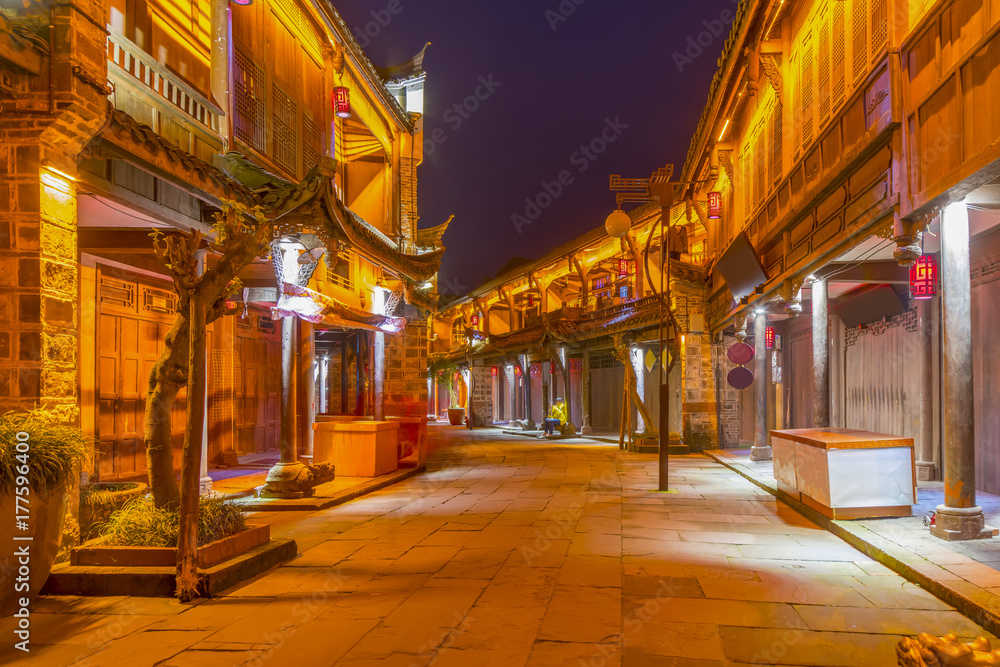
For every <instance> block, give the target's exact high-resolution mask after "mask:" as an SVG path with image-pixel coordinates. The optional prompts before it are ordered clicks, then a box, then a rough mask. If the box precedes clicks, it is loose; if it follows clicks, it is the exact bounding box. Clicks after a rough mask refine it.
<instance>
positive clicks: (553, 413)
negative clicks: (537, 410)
mask: <svg viewBox="0 0 1000 667" xmlns="http://www.w3.org/2000/svg"><path fill="white" fill-rule="evenodd" d="M549 419H558V420H559V424H560V425H565V424H566V404H565V403H562V404H560V403H553V404H552V405H550V406H549Z"/></svg>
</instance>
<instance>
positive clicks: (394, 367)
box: [385, 315, 427, 417]
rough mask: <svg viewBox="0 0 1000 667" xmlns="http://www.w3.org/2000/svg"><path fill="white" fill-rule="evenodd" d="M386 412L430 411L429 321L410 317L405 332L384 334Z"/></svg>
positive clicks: (421, 413)
mask: <svg viewBox="0 0 1000 667" xmlns="http://www.w3.org/2000/svg"><path fill="white" fill-rule="evenodd" d="M385 375H386V378H385V414H386V415H397V416H413V417H422V416H425V415H426V414H427V320H426V318H424V317H420V316H419V315H416V316H411V317H407V324H406V329H405V330H404V332H403V333H402V334H398V335H386V337H385Z"/></svg>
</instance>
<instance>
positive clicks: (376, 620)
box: [0, 427, 989, 667]
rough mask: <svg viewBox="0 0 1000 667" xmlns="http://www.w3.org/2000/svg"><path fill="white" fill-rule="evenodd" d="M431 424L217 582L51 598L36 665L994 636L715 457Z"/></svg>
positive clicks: (659, 660)
mask: <svg viewBox="0 0 1000 667" xmlns="http://www.w3.org/2000/svg"><path fill="white" fill-rule="evenodd" d="M431 432H432V437H433V440H434V444H435V445H436V448H435V449H434V451H433V452H432V456H431V460H430V463H429V465H428V469H429V471H428V473H426V474H424V475H421V476H418V477H416V478H414V479H411V480H408V481H406V482H403V483H400V484H398V485H396V486H394V487H390V488H388V489H385V490H383V491H381V492H377V493H375V494H373V495H370V496H367V497H365V498H362V499H359V500H357V501H353V502H350V503H347V504H345V505H341V506H338V507H334V508H331V509H329V510H325V511H322V512H316V513H312V514H305V513H302V514H299V513H294V514H292V513H289V514H284V515H281V516H277V515H274V516H260V517H259V519H260V520H266V521H269V522H271V521H273V522H274V523H273V530H272V533H273V534H276V535H290V536H293V537H294V538H295V539H296V540H297V541H298V543H299V552H300V555H299V557H298V558H297V559H296V560H294V561H292V562H290V563H288V564H286V565H285V566H283V567H280V568H277V569H275V570H272V571H270V572H269V573H267V574H266V575H263V576H262V577H260V578H258V579H256V580H254V581H251V582H249V583H247V584H245V585H243V586H242V587H240V588H238V589H234V590H232V591H230V592H229V593H228V594H227V595H225V596H224V597H221V598H217V599H212V600H206V601H200V602H199V603H197V604H194V605H181V604H179V603H178V602H176V601H174V600H159V599H148V598H42V599H41V600H39V602H38V604H37V605H36V610H35V613H34V614H33V625H32V628H33V635H32V646H33V652H32V654H31V657H30V660H29V662H28V663H27V664H37V665H71V664H80V665H93V666H102V665H119V664H121V665H130V666H138V665H164V666H166V665H171V666H175V665H176V666H181V665H183V666H185V667H188V666H195V665H213V666H218V665H261V664H274V665H294V666H295V667H309V666H312V665H333V664H336V665H400V666H402V667H411V666H420V665H441V666H444V665H461V666H468V665H475V666H476V667H485V666H486V665H503V666H504V667H512V666H517V665H574V666H576V665H580V666H590V665H593V666H595V667H596V666H604V665H626V666H629V665H634V666H639V665H697V666H702V665H704V666H708V665H723V664H785V665H892V664H895V655H894V646H895V644H896V642H897V641H898V640H899V638H900V636H901V635H912V634H916V633H918V632H930V633H933V634H938V635H941V634H945V633H948V632H955V633H957V634H958V635H960V636H963V637H975V636H979V635H986V633H985V632H984V631H983V630H982V629H981V628H980V627H978V626H977V625H975V624H974V623H972V622H971V621H969V620H968V619H966V618H965V617H963V616H961V615H960V614H958V613H957V612H955V611H954V610H952V609H950V608H949V607H948V606H946V605H944V604H943V603H941V602H939V601H938V600H937V599H936V598H934V597H932V596H930V595H929V594H927V593H925V592H923V591H922V590H920V589H919V588H917V587H915V586H913V585H911V584H909V583H907V582H906V581H905V580H904V579H902V578H900V577H899V576H897V575H896V574H894V573H892V572H891V571H889V570H888V569H886V568H884V567H883V566H881V565H879V564H877V563H875V562H874V561H872V560H870V559H869V558H867V557H866V556H864V555H863V554H861V553H860V552H858V551H856V550H854V549H853V548H851V547H849V546H848V545H846V544H845V543H843V542H841V541H840V540H839V539H837V538H835V537H833V536H832V535H830V534H829V533H827V532H826V531H823V530H820V529H819V528H817V527H815V526H813V525H812V524H810V523H808V522H807V521H805V520H804V519H802V518H801V517H800V516H799V515H797V514H795V513H793V512H792V511H791V510H789V509H788V508H787V507H785V506H784V505H781V504H780V503H778V502H777V501H776V500H774V499H773V498H772V497H771V496H769V495H766V494H764V492H763V491H760V490H759V489H757V488H756V487H754V486H753V485H752V484H750V483H749V482H747V481H746V480H744V479H743V478H742V477H740V476H739V475H737V474H736V473H734V472H732V471H730V470H728V469H726V468H724V467H723V466H721V465H719V464H717V463H715V462H714V461H712V460H710V459H708V458H705V457H702V456H687V457H677V458H675V459H673V462H672V463H673V467H672V487H673V489H674V490H675V492H671V493H669V494H663V493H657V492H654V491H651V489H653V488H655V486H656V484H655V478H654V475H655V473H656V464H655V460H654V458H655V457H654V456H651V455H635V454H625V455H623V454H620V453H619V451H618V449H617V448H616V447H614V446H607V445H595V444H593V443H590V444H584V443H583V441H571V442H570V443H569V444H564V443H559V444H553V443H547V442H540V441H537V440H521V441H519V440H516V439H511V438H509V437H503V439H500V438H499V437H498V436H497V432H495V431H488V430H479V431H474V432H472V433H470V432H469V431H466V430H464V429H461V428H452V427H432V429H431ZM5 624H6V621H5ZM0 630H3V631H5V632H7V631H8V628H7V626H6V625H3V626H2V627H0ZM986 636H989V635H986ZM8 659H9V656H8ZM8 659H4V658H3V657H2V656H0V662H3V663H4V664H8V661H7V660H8ZM23 660H24V659H23V658H20V659H15V661H14V663H13V664H22V663H23Z"/></svg>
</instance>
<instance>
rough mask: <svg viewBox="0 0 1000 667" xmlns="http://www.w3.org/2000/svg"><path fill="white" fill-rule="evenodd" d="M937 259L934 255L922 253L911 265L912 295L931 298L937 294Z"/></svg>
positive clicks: (918, 297) (915, 297) (913, 296)
mask: <svg viewBox="0 0 1000 667" xmlns="http://www.w3.org/2000/svg"><path fill="white" fill-rule="evenodd" d="M937 275H938V270H937V260H935V259H934V256H933V255H921V256H920V257H918V258H917V261H916V262H914V263H913V266H911V267H910V296H911V297H912V298H914V299H930V298H931V297H934V296H937V282H938V278H937Z"/></svg>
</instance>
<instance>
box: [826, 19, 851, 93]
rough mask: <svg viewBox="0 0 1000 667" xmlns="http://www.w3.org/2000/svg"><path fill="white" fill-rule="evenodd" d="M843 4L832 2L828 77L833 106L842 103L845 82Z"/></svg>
mask: <svg viewBox="0 0 1000 667" xmlns="http://www.w3.org/2000/svg"><path fill="white" fill-rule="evenodd" d="M844 4H845V3H843V2H834V3H833V18H832V25H833V29H832V35H831V39H830V42H831V43H830V77H831V80H832V84H831V88H832V90H831V98H832V99H833V108H834V109H837V108H839V107H840V105H841V104H843V103H844V96H845V94H846V92H847V91H846V84H845V80H844Z"/></svg>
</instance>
